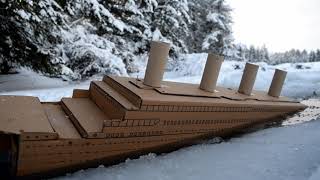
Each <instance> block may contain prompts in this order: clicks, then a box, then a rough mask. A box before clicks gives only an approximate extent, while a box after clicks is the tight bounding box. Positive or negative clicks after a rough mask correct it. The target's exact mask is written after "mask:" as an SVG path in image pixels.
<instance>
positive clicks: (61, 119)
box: [43, 104, 81, 139]
mask: <svg viewBox="0 0 320 180" xmlns="http://www.w3.org/2000/svg"><path fill="white" fill-rule="evenodd" d="M43 107H44V109H45V111H46V113H47V116H48V119H49V121H50V123H51V126H52V127H53V129H54V130H55V131H56V132H57V133H58V134H59V137H60V138H63V139H75V138H81V136H80V134H79V133H78V131H77V129H76V127H74V125H73V124H72V122H71V120H70V119H69V118H68V116H67V115H66V114H65V112H64V111H63V109H62V108H61V106H60V105H56V104H43Z"/></svg>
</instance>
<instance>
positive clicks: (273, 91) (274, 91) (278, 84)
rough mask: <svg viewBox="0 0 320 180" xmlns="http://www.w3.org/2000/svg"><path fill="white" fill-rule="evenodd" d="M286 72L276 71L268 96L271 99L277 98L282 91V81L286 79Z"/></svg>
mask: <svg viewBox="0 0 320 180" xmlns="http://www.w3.org/2000/svg"><path fill="white" fill-rule="evenodd" d="M286 76H287V72H286V71H282V70H280V69H276V70H275V72H274V76H273V79H272V82H271V85H270V89H269V92H268V94H269V95H270V96H273V97H279V96H280V94H281V91H282V87H283V84H284V81H285V79H286Z"/></svg>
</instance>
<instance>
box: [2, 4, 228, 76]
mask: <svg viewBox="0 0 320 180" xmlns="http://www.w3.org/2000/svg"><path fill="white" fill-rule="evenodd" d="M230 11H231V9H230V7H229V6H228V5H227V4H226V2H225V0H172V1H164V0H111V1H102V0H25V1H10V0H2V1H0V20H1V27H0V40H1V42H0V72H1V73H6V72H8V71H9V70H10V68H12V67H17V66H28V67H31V68H33V69H34V70H37V71H41V72H43V73H45V74H47V75H51V76H59V77H64V78H66V79H79V78H84V77H87V76H91V75H94V74H97V73H102V74H122V75H126V74H127V73H130V72H135V71H138V70H139V69H138V68H137V66H136V62H138V61H140V60H141V59H144V58H146V53H147V51H148V49H149V47H148V46H149V42H150V40H152V39H153V40H162V41H169V42H171V44H172V50H171V51H170V57H171V59H175V58H176V57H177V55H178V54H179V53H187V52H203V51H206V52H209V51H210V52H219V53H221V54H222V53H224V52H225V51H227V50H228V48H229V47H231V46H232V44H231V41H232V32H231V16H230Z"/></svg>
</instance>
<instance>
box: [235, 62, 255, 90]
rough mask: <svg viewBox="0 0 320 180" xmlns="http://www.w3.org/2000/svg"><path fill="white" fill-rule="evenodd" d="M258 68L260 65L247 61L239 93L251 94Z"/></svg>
mask: <svg viewBox="0 0 320 180" xmlns="http://www.w3.org/2000/svg"><path fill="white" fill-rule="evenodd" d="M258 69H259V66H257V65H255V64H251V63H246V66H245V68H244V71H243V75H242V79H241V82H240V86H239V90H238V92H239V93H242V94H245V95H251V92H252V89H253V86H254V82H255V80H256V76H257V73H258Z"/></svg>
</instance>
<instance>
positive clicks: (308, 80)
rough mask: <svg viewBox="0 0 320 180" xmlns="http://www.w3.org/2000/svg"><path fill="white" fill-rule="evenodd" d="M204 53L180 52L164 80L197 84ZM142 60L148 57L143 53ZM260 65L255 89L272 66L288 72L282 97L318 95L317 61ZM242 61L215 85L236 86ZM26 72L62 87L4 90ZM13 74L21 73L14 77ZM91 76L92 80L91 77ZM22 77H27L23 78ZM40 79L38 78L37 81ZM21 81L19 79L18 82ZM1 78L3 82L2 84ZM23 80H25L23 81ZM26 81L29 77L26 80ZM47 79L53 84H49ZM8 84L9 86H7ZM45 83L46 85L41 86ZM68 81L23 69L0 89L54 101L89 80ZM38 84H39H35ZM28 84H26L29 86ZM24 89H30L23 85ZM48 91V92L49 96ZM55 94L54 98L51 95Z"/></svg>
mask: <svg viewBox="0 0 320 180" xmlns="http://www.w3.org/2000/svg"><path fill="white" fill-rule="evenodd" d="M206 58H207V54H188V55H182V56H181V60H180V61H178V62H176V63H175V62H170V64H169V66H171V67H170V68H168V69H170V71H168V72H166V73H165V80H169V81H178V82H186V83H195V84H199V83H200V80H201V76H202V72H203V69H204V65H205V62H206ZM142 59H147V57H146V56H144V57H143V58H142ZM257 64H259V65H260V69H259V72H258V75H257V80H256V83H255V87H254V89H256V90H262V91H267V90H268V88H269V86H270V83H271V80H272V78H273V73H274V69H275V68H280V69H283V70H286V71H288V75H287V79H286V82H285V85H284V89H283V91H282V92H283V93H282V95H284V96H290V97H293V98H307V97H310V96H317V95H318V94H320V76H319V73H320V62H313V63H297V64H289V63H286V64H280V65H276V66H272V65H268V64H266V63H257ZM137 65H138V66H139V70H140V72H141V73H132V74H130V76H132V77H140V78H143V77H144V70H145V66H146V62H145V61H143V60H141V61H139V63H137ZM244 66H245V63H244V62H238V61H225V62H224V63H223V65H222V68H221V72H220V75H219V79H218V85H219V86H223V87H228V88H234V89H237V88H238V86H239V84H240V80H241V76H242V73H243V69H244ZM25 75H27V76H28V77H29V79H35V80H32V87H33V88H31V89H37V88H39V87H40V88H44V87H47V88H49V87H51V88H52V87H54V86H56V87H61V86H64V87H65V88H58V89H47V90H45V89H44V90H31V91H23V92H16V91H15V92H3V91H8V89H9V90H11V91H12V89H14V88H15V86H16V89H17V90H21V89H23V88H19V87H20V86H21V85H23V86H26V84H27V83H24V84H20V83H19V82H21V83H23V82H22V81H21V77H23V76H25ZM16 76H20V78H19V77H16ZM93 78H94V79H101V77H99V76H98V77H97V76H96V77H93ZM93 78H92V79H93ZM23 79H28V78H25V77H23ZM38 79H39V80H38ZM19 80H20V81H19ZM1 81H3V82H2V83H1ZM23 81H25V80H23ZM27 81H28V80H27ZM50 82H51V83H52V85H49V84H50ZM9 84H10V87H11V88H8V87H9ZM44 84H47V85H46V86H44ZM66 85H67V83H60V84H59V82H57V80H53V81H52V80H51V79H50V78H44V77H42V76H41V77H40V78H39V75H37V74H35V73H28V72H22V73H21V75H14V77H13V78H11V79H10V78H9V80H8V79H6V77H5V76H3V77H1V76H0V92H2V94H19V95H20V94H25V93H27V94H28V95H34V96H39V97H40V99H41V100H43V101H50V100H55V101H58V100H59V99H60V98H61V97H63V96H71V94H72V88H74V86H77V87H80V88H84V89H87V88H88V87H89V81H86V82H84V83H79V84H76V85H74V84H73V85H72V84H71V85H69V86H66ZM37 86H39V87H37ZM28 87H29V86H28ZM25 89H28V90H29V89H30V87H29V88H25ZM48 93H49V94H51V93H52V95H53V96H51V95H49V96H48ZM53 97H55V98H53Z"/></svg>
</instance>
